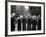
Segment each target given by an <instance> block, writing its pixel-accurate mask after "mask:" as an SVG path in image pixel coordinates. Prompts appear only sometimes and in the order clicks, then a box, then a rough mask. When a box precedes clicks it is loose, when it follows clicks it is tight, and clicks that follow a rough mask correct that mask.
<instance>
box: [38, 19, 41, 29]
mask: <svg viewBox="0 0 46 37" xmlns="http://www.w3.org/2000/svg"><path fill="white" fill-rule="evenodd" d="M38 30H41V19H38Z"/></svg>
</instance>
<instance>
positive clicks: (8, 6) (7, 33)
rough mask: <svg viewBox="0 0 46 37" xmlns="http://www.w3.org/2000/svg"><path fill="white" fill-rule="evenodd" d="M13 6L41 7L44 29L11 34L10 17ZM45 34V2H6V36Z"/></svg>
mask: <svg viewBox="0 0 46 37" xmlns="http://www.w3.org/2000/svg"><path fill="white" fill-rule="evenodd" d="M12 5H22V6H23V5H24V6H37V7H38V6H40V7H41V17H42V23H41V24H42V25H41V26H42V27H41V28H42V29H41V30H37V31H20V32H18V31H17V32H15V31H14V32H11V31H10V29H11V27H10V21H11V19H10V17H11V6H12ZM9 20H10V21H9ZM40 34H45V3H44V2H28V1H5V36H24V35H40Z"/></svg>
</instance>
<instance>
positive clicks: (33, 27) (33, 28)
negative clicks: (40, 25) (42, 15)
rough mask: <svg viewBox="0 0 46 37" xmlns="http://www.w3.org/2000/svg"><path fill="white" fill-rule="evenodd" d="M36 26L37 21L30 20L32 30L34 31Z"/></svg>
mask: <svg viewBox="0 0 46 37" xmlns="http://www.w3.org/2000/svg"><path fill="white" fill-rule="evenodd" d="M36 24H37V21H36V20H32V30H36Z"/></svg>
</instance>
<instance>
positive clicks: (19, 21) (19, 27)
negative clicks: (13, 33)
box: [17, 19, 21, 31]
mask: <svg viewBox="0 0 46 37" xmlns="http://www.w3.org/2000/svg"><path fill="white" fill-rule="evenodd" d="M17 22H18V31H21V19H18V20H17Z"/></svg>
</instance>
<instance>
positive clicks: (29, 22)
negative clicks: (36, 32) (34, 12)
mask: <svg viewBox="0 0 46 37" xmlns="http://www.w3.org/2000/svg"><path fill="white" fill-rule="evenodd" d="M27 30H31V19H28V25H27Z"/></svg>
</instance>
